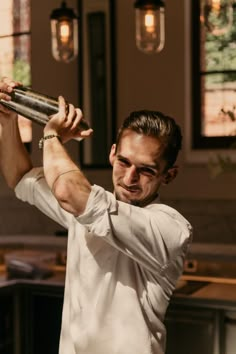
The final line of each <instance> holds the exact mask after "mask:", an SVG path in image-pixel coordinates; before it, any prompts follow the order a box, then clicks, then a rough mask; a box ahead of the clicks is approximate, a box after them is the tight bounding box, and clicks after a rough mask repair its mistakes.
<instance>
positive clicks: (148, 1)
mask: <svg viewBox="0 0 236 354" xmlns="http://www.w3.org/2000/svg"><path fill="white" fill-rule="evenodd" d="M134 7H135V23H136V33H135V36H136V45H137V48H138V49H139V50H141V51H142V52H144V53H147V54H152V53H158V52H160V51H161V50H162V49H163V47H164V44H165V5H164V1H162V0H136V2H135V4H134Z"/></svg>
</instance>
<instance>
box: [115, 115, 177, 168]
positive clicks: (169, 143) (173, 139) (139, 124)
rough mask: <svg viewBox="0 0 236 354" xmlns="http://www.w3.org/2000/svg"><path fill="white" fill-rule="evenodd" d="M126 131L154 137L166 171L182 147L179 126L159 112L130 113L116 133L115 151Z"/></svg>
mask: <svg viewBox="0 0 236 354" xmlns="http://www.w3.org/2000/svg"><path fill="white" fill-rule="evenodd" d="M126 129H129V130H132V131H134V132H136V133H138V134H142V135H146V136H151V137H156V138H157V140H158V141H159V142H160V143H161V144H162V147H163V154H162V157H163V159H164V160H166V162H167V166H166V169H168V168H170V167H172V166H173V165H174V163H175V161H176V159H177V156H178V153H179V150H180V149H181V147H182V134H181V129H180V127H179V125H178V124H177V123H176V122H175V120H174V119H173V118H171V117H169V116H166V115H165V114H163V113H162V112H159V111H150V110H141V111H134V112H131V113H130V115H129V116H128V117H127V118H126V119H125V120H124V122H123V124H122V126H121V127H120V129H119V131H118V134H117V139H116V149H117V147H118V146H119V143H120V141H121V139H122V134H123V132H124V130H126Z"/></svg>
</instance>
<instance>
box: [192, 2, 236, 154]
mask: <svg viewBox="0 0 236 354" xmlns="http://www.w3.org/2000/svg"><path fill="white" fill-rule="evenodd" d="M200 2H201V0H196V1H195V0H194V1H192V2H191V7H190V18H191V25H190V30H191V47H190V50H191V58H192V59H191V77H192V84H191V93H192V99H191V101H192V102H191V103H192V107H191V119H192V124H191V148H192V149H193V150H198V149H200V150H203V151H204V150H208V149H210V150H216V149H228V150H230V149H231V145H232V143H233V142H235V141H236V137H235V136H217V137H206V136H203V135H202V134H201V121H202V113H201V76H202V75H204V73H202V72H201V67H200V59H201V58H200V55H201V52H200V50H201V48H200V44H201V43H200V26H201V23H200ZM230 72H236V70H234V71H230ZM212 73H213V72H212ZM216 73H227V70H226V71H216Z"/></svg>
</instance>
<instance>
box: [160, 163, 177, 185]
mask: <svg viewBox="0 0 236 354" xmlns="http://www.w3.org/2000/svg"><path fill="white" fill-rule="evenodd" d="M178 172H179V166H173V167H171V168H169V170H168V171H167V172H166V173H165V175H164V176H163V180H162V184H169V183H170V182H172V181H173V180H174V179H175V177H176V176H177V174H178Z"/></svg>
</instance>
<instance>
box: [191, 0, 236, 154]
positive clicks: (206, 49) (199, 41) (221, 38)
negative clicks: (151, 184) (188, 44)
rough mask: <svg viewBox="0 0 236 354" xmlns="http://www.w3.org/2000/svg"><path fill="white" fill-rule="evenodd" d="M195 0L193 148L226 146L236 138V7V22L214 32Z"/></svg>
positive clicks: (193, 19) (235, 20) (193, 6)
mask: <svg viewBox="0 0 236 354" xmlns="http://www.w3.org/2000/svg"><path fill="white" fill-rule="evenodd" d="M200 3H201V0H192V9H191V13H192V108H193V112H192V118H193V124H192V148H193V149H227V148H230V147H231V146H232V144H233V143H235V141H236V56H235V51H236V9H235V8H234V11H233V25H232V27H231V29H230V30H229V31H228V32H227V33H225V34H222V35H213V34H211V33H210V32H209V31H208V30H207V28H206V26H205V25H204V24H203V23H202V22H201V20H200V15H201V13H200Z"/></svg>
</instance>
